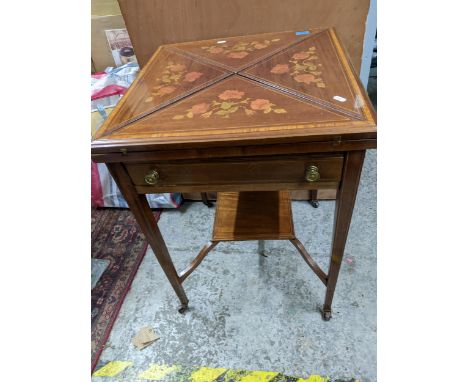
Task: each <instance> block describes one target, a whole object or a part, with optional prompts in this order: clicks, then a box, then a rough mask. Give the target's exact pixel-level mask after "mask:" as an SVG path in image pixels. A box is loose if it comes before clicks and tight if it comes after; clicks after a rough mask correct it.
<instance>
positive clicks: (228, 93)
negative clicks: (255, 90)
mask: <svg viewBox="0 0 468 382" xmlns="http://www.w3.org/2000/svg"><path fill="white" fill-rule="evenodd" d="M244 94H245V93H244V92H240V91H239V90H225V91H224V92H222V93H221V94H220V95H218V98H219V99H222V100H223V101H226V100H228V99H241V98H242V97H243V96H244Z"/></svg>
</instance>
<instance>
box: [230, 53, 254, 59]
mask: <svg viewBox="0 0 468 382" xmlns="http://www.w3.org/2000/svg"><path fill="white" fill-rule="evenodd" d="M248 54H249V53H248V52H232V53H229V54H228V57H231V58H244V57H245V56H247V55H248Z"/></svg>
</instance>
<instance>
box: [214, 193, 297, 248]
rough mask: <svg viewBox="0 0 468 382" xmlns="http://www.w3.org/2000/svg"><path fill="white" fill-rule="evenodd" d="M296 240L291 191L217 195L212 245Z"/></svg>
mask: <svg viewBox="0 0 468 382" xmlns="http://www.w3.org/2000/svg"><path fill="white" fill-rule="evenodd" d="M294 238H295V235H294V226H293V219H292V212H291V198H290V196H289V192H288V191H279V192H277V191H265V192H258V191H257V192H219V193H218V202H217V203H216V216H215V223H214V228H213V241H223V240H288V239H294Z"/></svg>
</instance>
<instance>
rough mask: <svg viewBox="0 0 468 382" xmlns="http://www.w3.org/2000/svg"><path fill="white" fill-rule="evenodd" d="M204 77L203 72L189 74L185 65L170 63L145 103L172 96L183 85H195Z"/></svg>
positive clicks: (157, 79)
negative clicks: (194, 83)
mask: <svg viewBox="0 0 468 382" xmlns="http://www.w3.org/2000/svg"><path fill="white" fill-rule="evenodd" d="M202 76H203V73H201V72H189V71H188V70H187V67H186V66H185V65H183V64H177V63H174V62H172V61H169V62H168V63H167V65H166V67H165V69H164V70H163V72H162V76H161V77H160V78H156V85H154V86H153V87H152V89H151V95H150V96H149V97H147V98H146V99H145V102H152V101H153V100H154V99H155V98H157V97H162V96H165V95H168V94H171V93H173V92H175V91H176V90H177V88H178V87H179V86H180V85H181V84H182V83H183V82H185V83H193V82H195V81H197V80H198V79H199V78H200V77H202Z"/></svg>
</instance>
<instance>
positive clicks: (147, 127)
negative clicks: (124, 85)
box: [92, 28, 377, 320]
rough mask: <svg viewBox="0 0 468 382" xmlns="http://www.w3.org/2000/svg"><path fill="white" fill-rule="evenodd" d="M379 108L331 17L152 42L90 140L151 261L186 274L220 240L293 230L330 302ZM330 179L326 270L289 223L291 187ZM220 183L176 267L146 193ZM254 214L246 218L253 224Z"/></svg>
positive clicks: (174, 275) (174, 280)
mask: <svg viewBox="0 0 468 382" xmlns="http://www.w3.org/2000/svg"><path fill="white" fill-rule="evenodd" d="M376 142H377V129H376V117H375V113H374V111H373V108H372V106H371V103H370V101H369V99H368V97H367V95H366V92H365V90H364V89H363V87H362V85H361V83H360V82H359V79H358V77H357V75H356V74H355V72H354V70H353V68H352V65H351V64H350V61H349V59H348V57H347V55H346V53H345V52H344V50H343V47H342V44H341V43H340V40H339V38H338V36H337V35H336V32H335V31H334V29H333V28H331V29H324V28H312V29H310V30H307V31H300V32H294V31H289V32H280V33H278V32H276V33H267V34H260V35H251V36H241V37H229V38H219V39H214V40H207V41H196V42H187V43H178V44H172V45H164V46H161V47H160V48H159V49H158V50H157V51H156V52H155V53H154V55H153V56H152V58H151V60H150V61H149V62H148V64H147V65H146V66H145V67H144V68H143V69H142V71H141V72H140V74H139V76H138V77H137V78H136V80H135V81H134V83H133V84H132V86H131V87H130V88H129V90H128V91H127V93H126V94H125V96H124V97H123V98H122V99H121V100H120V102H119V103H118V105H117V107H116V108H115V109H114V111H113V112H112V113H111V115H110V116H109V118H108V119H107V120H106V122H105V123H104V124H103V126H102V127H101V128H100V129H99V131H98V132H97V133H96V134H95V136H94V137H93V141H92V159H93V160H94V161H95V162H101V163H105V164H106V165H107V167H108V168H109V171H110V172H111V174H112V176H113V177H114V179H115V181H116V182H117V184H118V186H119V188H120V190H121V192H122V194H123V195H124V197H125V199H126V200H127V202H128V205H129V207H130V208H131V210H132V212H133V214H134V215H135V218H136V219H137V221H138V223H139V225H140V227H141V229H142V231H143V233H144V234H145V236H146V238H147V240H148V242H149V244H150V246H151V248H152V249H153V251H154V254H155V255H156V258H157V260H158V261H159V264H160V265H161V267H162V269H163V270H164V272H165V274H166V276H167V278H168V280H169V282H170V283H171V285H172V287H173V288H174V291H175V292H176V294H177V296H178V298H179V300H180V303H181V306H180V308H179V311H180V312H183V311H185V310H186V309H187V307H188V298H187V296H186V294H185V291H184V288H183V286H182V283H183V281H184V280H185V279H186V278H187V277H188V275H189V274H190V273H191V272H192V271H193V270H194V269H195V268H196V267H197V266H198V265H199V264H200V262H201V261H202V260H203V258H204V257H205V256H206V254H207V253H208V252H209V250H211V249H212V248H213V247H214V245H216V244H217V243H218V242H219V241H222V240H268V239H284V240H290V241H291V242H292V243H293V244H294V245H295V246H296V248H297V249H298V250H299V252H300V254H301V255H302V257H303V258H304V260H305V261H306V263H307V264H308V266H309V267H310V268H311V269H312V270H313V271H314V272H315V273H316V274H317V276H319V278H320V280H321V281H322V282H323V284H324V285H325V286H326V293H325V302H324V305H323V312H322V314H323V318H324V319H325V320H328V319H330V317H331V305H332V299H333V294H334V291H335V286H336V283H337V278H338V274H339V270H340V265H341V260H342V257H343V251H344V247H345V244H346V239H347V235H348V230H349V225H350V222H351V216H352V212H353V208H354V201H355V198H356V193H357V190H358V185H359V178H360V173H361V169H362V164H363V160H364V155H365V150H366V149H369V148H375V147H376ZM323 188H326V189H337V196H336V207H335V218H334V230H333V242H332V247H331V257H330V264H329V268H328V272H327V273H325V272H324V271H323V270H322V269H320V268H319V267H318V265H317V264H316V263H315V262H314V261H313V260H312V258H311V257H310V256H309V254H308V253H307V251H306V250H305V248H304V247H303V246H302V244H301V243H300V241H299V240H298V239H297V238H296V237H295V234H294V229H293V226H292V216H291V206H290V198H289V191H290V190H318V189H323ZM175 191H177V192H205V191H212V192H218V203H217V211H216V219H215V226H214V230H213V237H212V240H211V241H210V242H209V243H208V244H207V245H206V246H205V247H204V248H203V249H202V250H201V252H200V254H199V255H198V256H196V257H195V259H194V260H193V261H192V263H191V264H190V265H189V266H188V267H187V269H185V270H184V271H182V272H178V271H177V270H176V268H175V266H174V264H173V262H172V260H171V257H170V255H169V252H168V250H167V248H166V245H165V243H164V240H163V237H162V235H161V233H160V231H159V229H158V226H157V224H156V222H155V220H154V217H153V215H152V213H151V210H150V207H149V206H148V203H147V199H146V196H145V194H149V193H159V192H175ZM252 222H254V223H255V224H252Z"/></svg>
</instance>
